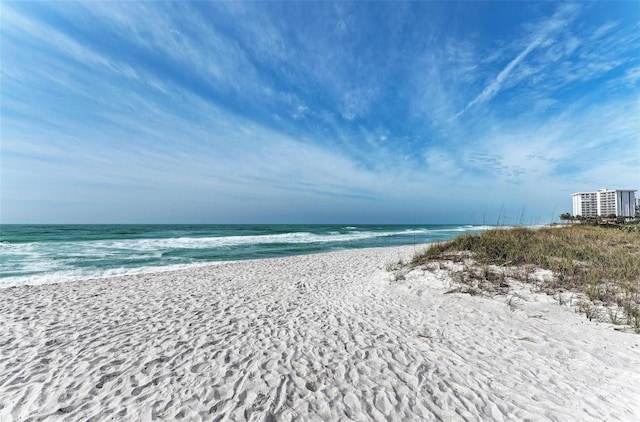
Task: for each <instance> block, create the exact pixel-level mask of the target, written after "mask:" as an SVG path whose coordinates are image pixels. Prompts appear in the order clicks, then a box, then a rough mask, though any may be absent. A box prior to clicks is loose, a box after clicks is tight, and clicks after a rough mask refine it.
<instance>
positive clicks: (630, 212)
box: [571, 189, 638, 217]
mask: <svg viewBox="0 0 640 422" xmlns="http://www.w3.org/2000/svg"><path fill="white" fill-rule="evenodd" d="M636 192H637V191H635V190H622V189H615V190H608V189H598V190H597V191H596V192H576V193H574V194H572V195H571V199H572V200H573V215H575V216H578V215H580V216H582V217H597V216H607V215H611V214H614V215H616V216H618V217H635V216H636V205H637V204H638V200H636Z"/></svg>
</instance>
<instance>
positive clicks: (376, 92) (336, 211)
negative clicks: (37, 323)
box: [0, 2, 640, 222]
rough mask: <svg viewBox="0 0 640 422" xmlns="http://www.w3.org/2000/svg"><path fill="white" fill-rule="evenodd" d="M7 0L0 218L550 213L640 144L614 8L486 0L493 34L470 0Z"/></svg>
mask: <svg viewBox="0 0 640 422" xmlns="http://www.w3.org/2000/svg"><path fill="white" fill-rule="evenodd" d="M4 6H6V7H3V15H2V25H0V31H1V34H0V35H1V36H2V38H3V48H2V51H1V54H2V62H3V66H2V69H1V72H2V74H1V75H2V85H3V89H2V93H1V95H2V102H1V104H0V106H1V109H0V112H1V117H2V120H1V124H2V132H1V136H2V139H1V140H2V142H1V143H0V150H1V153H2V160H3V163H2V170H1V171H2V186H1V188H2V197H3V201H2V205H1V207H2V209H1V210H2V215H1V216H0V218H1V219H2V221H3V222H4V221H7V222H9V221H13V222H20V221H24V220H25V219H26V220H28V221H43V222H48V221H67V222H92V221H105V218H106V217H105V216H108V215H110V214H109V212H108V210H111V215H113V218H112V220H113V221H120V222H122V221H126V220H127V219H130V220H136V221H154V222H163V221H164V222H167V221H186V222H191V221H199V222H243V221H262V222H274V221H280V222H286V221H282V220H283V219H285V217H282V216H285V215H286V216H287V217H286V218H290V219H291V221H294V220H295V221H297V222H303V221H306V222H323V221H328V220H331V221H339V220H343V221H347V220H351V221H355V220H353V219H354V218H355V219H357V216H358V215H361V216H365V215H366V216H367V217H366V218H367V219H368V221H380V222H384V221H393V222H402V221H411V222H415V221H419V220H423V221H429V222H436V221H435V220H434V219H436V218H437V219H438V221H445V220H446V219H449V221H457V222H460V221H464V219H467V218H468V210H469V209H470V208H474V209H476V208H477V209H484V210H488V211H490V212H491V211H495V212H497V211H498V208H499V206H498V207H495V204H502V203H505V204H506V206H507V207H509V206H512V207H521V206H522V205H523V202H528V204H525V205H527V206H528V209H529V210H530V213H531V214H532V215H535V214H536V213H538V214H539V215H542V214H544V215H548V213H547V212H546V209H547V208H553V207H556V206H557V207H558V209H561V207H562V204H563V203H564V202H563V201H568V200H567V198H565V196H566V191H567V190H570V185H571V183H574V182H571V181H572V180H574V181H575V180H578V179H580V178H584V180H589V181H590V182H594V183H595V182H597V178H598V177H605V176H604V174H605V173H604V172H602V171H601V170H598V169H600V168H604V164H603V165H597V166H587V165H585V164H584V161H585V160H584V154H586V156H587V157H591V159H592V160H593V159H595V158H597V159H598V160H600V159H602V160H605V161H606V162H614V161H615V160H616V156H617V155H619V154H624V151H625V150H629V149H632V148H633V147H634V145H637V143H638V142H640V140H639V139H638V135H637V133H638V131H637V127H638V126H637V123H638V119H637V117H636V116H637V115H638V114H640V113H638V111H639V110H638V106H637V101H635V100H634V98H637V95H635V96H634V94H637V93H638V79H639V78H637V77H636V74H637V73H638V72H637V69H638V66H640V62H639V61H638V59H637V57H636V55H634V51H637V49H638V35H637V34H636V31H635V29H636V28H637V23H631V22H629V21H628V20H625V17H624V16H625V14H624V13H623V12H624V11H620V12H619V13H617V15H615V14H614V15H615V16H614V18H612V19H614V20H607V21H601V20H600V19H599V18H598V16H597V14H594V12H590V11H589V8H586V7H582V6H580V7H578V6H572V5H560V6H556V5H554V4H547V3H541V4H539V5H536V16H537V17H536V18H535V19H532V18H531V14H528V13H523V12H521V11H520V8H517V7H515V6H513V5H510V4H503V5H501V6H500V7H505V8H507V9H508V12H509V14H511V16H512V17H513V22H509V23H508V24H505V25H504V28H502V29H500V30H499V32H495V33H494V32H491V31H489V32H487V29H486V28H483V27H482V25H480V24H479V23H478V20H476V18H475V17H474V18H470V17H469V16H471V15H474V16H476V15H477V14H478V13H480V14H481V15H482V14H486V16H490V15H491V13H493V12H492V11H491V10H488V9H486V8H488V7H489V5H486V4H477V5H476V4H473V5H471V4H469V5H466V6H465V7H470V8H479V11H477V10H476V11H473V13H471V11H470V12H469V13H468V14H467V15H465V14H464V13H461V12H460V9H451V8H449V6H447V5H438V4H433V3H429V2H427V3H407V4H403V5H402V7H401V8H397V7H392V6H391V5H389V4H378V3H375V4H373V5H372V6H371V7H369V8H364V7H361V6H360V5H358V4H344V3H318V4H316V3H314V4H311V5H310V4H304V5H302V4H297V3H258V4H250V3H207V2H203V3H170V2H163V3H157V2H138V3H118V4H114V5H111V4H109V5H106V4H96V3H91V2H90V3H82V4H79V5H77V4H73V5H71V4H65V5H64V7H63V6H59V5H58V4H57V3H42V4H41V3H7V4H6V5H4ZM112 6H113V7H112ZM516 6H519V5H516ZM593 7H596V8H597V5H596V6H593ZM308 8H311V9H312V10H311V11H312V12H313V13H310V12H309V9H308ZM485 9H486V10H485ZM451 13H456V14H459V15H456V16H458V17H459V19H460V26H459V28H458V27H456V25H451V24H450V22H449V20H448V18H449V15H450V14H451ZM465 16H467V17H466V18H465ZM465 19H466V20H465ZM425 22H429V25H424V23H425ZM634 25H636V26H634ZM468 29H473V31H469V30H468ZM497 31H498V30H497ZM469 34H475V35H473V36H470V35H469ZM594 34H597V36H595V35H594ZM611 87H619V88H617V89H611ZM622 88H624V89H622ZM452 116H456V117H455V118H452ZM634 130H635V131H634ZM627 155H628V154H627ZM587 161H589V160H587ZM616 165H617V166H618V169H619V171H618V174H619V177H618V176H616V178H615V180H613V179H611V178H610V180H611V182H609V181H602V182H598V183H597V184H598V185H612V182H614V181H622V180H624V179H626V180H629V179H630V178H632V177H633V174H635V173H634V171H633V166H634V161H633V159H631V158H630V159H629V160H625V161H624V162H622V163H618V162H616ZM541 181H543V182H544V184H545V186H555V188H554V189H553V193H552V194H551V195H550V194H549V193H548V192H545V193H544V195H546V197H545V196H544V195H542V194H541V193H539V192H536V186H539V185H540V183H541ZM549 196H551V198H552V199H551V200H549V199H548V197H549ZM529 202H530V203H529ZM33 204H39V205H38V206H34V205H33ZM69 204H75V205H74V207H77V211H75V212H74V211H73V207H71V206H70V205H69ZM435 204H445V205H442V207H443V208H442V209H436V208H437V207H438V206H439V205H435ZM532 204H535V205H532ZM494 208H495V209H494ZM39 210H47V212H44V211H39ZM162 210H166V211H162ZM543 210H544V212H543ZM45 220H46V221H45ZM109 221H111V220H109Z"/></svg>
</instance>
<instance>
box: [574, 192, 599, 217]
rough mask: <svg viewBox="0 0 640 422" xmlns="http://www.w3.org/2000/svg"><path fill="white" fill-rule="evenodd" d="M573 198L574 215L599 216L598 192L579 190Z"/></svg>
mask: <svg viewBox="0 0 640 422" xmlns="http://www.w3.org/2000/svg"><path fill="white" fill-rule="evenodd" d="M571 198H572V199H573V215H576V216H578V215H581V216H582V217H597V216H598V194H597V193H596V192H577V193H574V194H572V195H571Z"/></svg>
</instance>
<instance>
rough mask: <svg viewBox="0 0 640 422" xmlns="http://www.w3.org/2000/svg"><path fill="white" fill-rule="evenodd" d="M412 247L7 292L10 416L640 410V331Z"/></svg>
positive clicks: (488, 416) (5, 413) (400, 416)
mask: <svg viewBox="0 0 640 422" xmlns="http://www.w3.org/2000/svg"><path fill="white" fill-rule="evenodd" d="M413 253H414V247H398V248H378V249H360V250H351V251H341V252H331V253H324V254H317V255H303V256H295V257H287V258H277V259H265V260H256V261H245V262H235V263H228V264H222V265H215V266H210V267H200V268H194V269H190V270H182V271H176V272H167V273H157V274H144V275H137V276H127V277H117V278H109V279H102V280H93V281H83V282H73V283H64V284H53V285H42V286H31V287H29V286H22V287H13V288H7V289H2V290H0V420H1V421H12V420H16V421H17V420H20V421H37V420H73V421H76V420H78V421H80V420H82V421H87V420H95V421H107V420H116V421H139V420H142V421H144V420H185V421H196V420H204V421H213V420H238V421H244V420H250V421H288V420H300V421H314V420H318V421H320V420H323V421H338V420H345V421H346V420H354V421H367V420H374V421H388V420H398V421H400V420H402V421H407V420H425V421H428V420H443V421H457V420H470V421H475V420H492V421H514V420H533V421H537V420H545V421H546V420H556V421H576V420H580V421H634V420H640V336H638V335H636V334H632V333H624V332H618V331H616V330H614V329H612V327H611V326H610V325H608V324H602V323H595V322H589V321H588V320H587V319H586V318H585V316H584V315H581V314H577V313H575V312H573V311H572V310H571V309H570V308H568V307H561V306H559V305H558V304H557V303H556V302H554V301H553V300H551V299H550V298H549V299H545V295H542V294H540V295H537V294H531V295H529V296H526V297H525V296H523V298H521V299H520V300H519V301H518V302H517V303H515V305H514V303H511V305H512V306H509V305H508V304H507V303H505V298H504V297H496V298H487V297H478V296H469V295H466V294H459V293H454V294H446V291H447V290H448V289H447V282H446V280H443V279H442V278H441V277H438V274H434V273H430V272H424V271H421V270H415V271H414V272H412V273H410V274H408V275H407V277H406V279H405V280H401V281H392V277H391V274H390V273H389V272H388V271H387V270H386V269H385V268H386V266H387V264H389V263H391V262H394V261H397V260H398V259H399V258H409V257H411V256H412V255H413Z"/></svg>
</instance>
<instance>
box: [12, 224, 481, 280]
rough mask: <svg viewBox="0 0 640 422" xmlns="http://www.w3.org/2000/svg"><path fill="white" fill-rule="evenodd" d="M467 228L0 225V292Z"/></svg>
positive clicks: (401, 240)
mask: <svg viewBox="0 0 640 422" xmlns="http://www.w3.org/2000/svg"><path fill="white" fill-rule="evenodd" d="M488 228H490V227H488V226H472V225H428V224H427V225H411V226H398V225H353V226H349V225H2V226H0V287H8V286H16V285H24V284H45V283H56V282H64V281H73V280H80V279H87V278H97V277H108V276H113V275H120V274H135V273H141V272H153V271H159V270H166V269H176V268H183V267H186V266H194V265H199V264H209V263H214V262H220V261H237V260H244V259H259V258H268V257H278V256H287V255H299V254H308V253H314V252H325V251H331V250H341V249H354V248H368V247H377V246H395V245H411V244H421V243H431V242H435V241H438V240H445V239H449V238H452V237H454V236H457V235H459V234H461V233H465V232H478V231H482V230H486V229H488Z"/></svg>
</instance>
